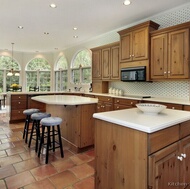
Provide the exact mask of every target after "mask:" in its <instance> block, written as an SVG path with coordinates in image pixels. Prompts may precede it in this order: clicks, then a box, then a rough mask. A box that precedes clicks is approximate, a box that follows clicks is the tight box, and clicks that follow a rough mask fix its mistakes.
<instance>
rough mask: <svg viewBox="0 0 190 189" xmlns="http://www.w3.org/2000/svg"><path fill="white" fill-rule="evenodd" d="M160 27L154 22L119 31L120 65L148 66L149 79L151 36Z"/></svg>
mask: <svg viewBox="0 0 190 189" xmlns="http://www.w3.org/2000/svg"><path fill="white" fill-rule="evenodd" d="M158 27H159V25H158V24H157V23H155V22H152V21H147V22H144V23H142V24H138V25H136V26H133V27H131V28H127V29H125V30H122V31H119V32H118V33H119V35H120V63H121V68H123V67H136V66H146V72H147V80H148V79H149V58H150V54H149V53H150V35H149V33H150V32H151V31H153V30H157V29H158Z"/></svg>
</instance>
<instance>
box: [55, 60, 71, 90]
mask: <svg viewBox="0 0 190 189" xmlns="http://www.w3.org/2000/svg"><path fill="white" fill-rule="evenodd" d="M67 77H68V64H67V59H66V58H65V56H61V57H60V58H59V60H58V61H57V63H56V67H55V90H56V91H63V90H66V89H67Z"/></svg>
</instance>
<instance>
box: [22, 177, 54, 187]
mask: <svg viewBox="0 0 190 189" xmlns="http://www.w3.org/2000/svg"><path fill="white" fill-rule="evenodd" d="M24 189H55V187H54V185H53V184H52V183H51V182H50V181H49V180H48V179H44V180H42V181H38V182H35V183H32V184H29V185H28V186H25V187H24Z"/></svg>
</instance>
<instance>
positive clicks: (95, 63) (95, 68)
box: [92, 50, 102, 79]
mask: <svg viewBox="0 0 190 189" xmlns="http://www.w3.org/2000/svg"><path fill="white" fill-rule="evenodd" d="M101 74H102V72H101V50H96V51H92V79H101V78H102V75H101Z"/></svg>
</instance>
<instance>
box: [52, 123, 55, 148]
mask: <svg viewBox="0 0 190 189" xmlns="http://www.w3.org/2000/svg"><path fill="white" fill-rule="evenodd" d="M52 135H53V152H55V129H54V126H52Z"/></svg>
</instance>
